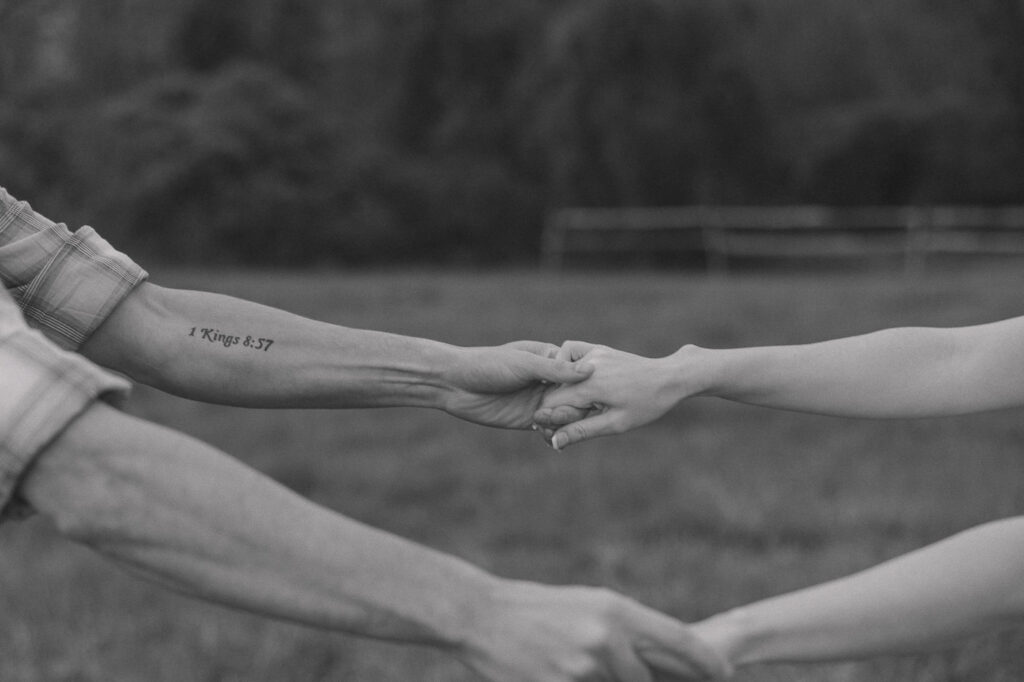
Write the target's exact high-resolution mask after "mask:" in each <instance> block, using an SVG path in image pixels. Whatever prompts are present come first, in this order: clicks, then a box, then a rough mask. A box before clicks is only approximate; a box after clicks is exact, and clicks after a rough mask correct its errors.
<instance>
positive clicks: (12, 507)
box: [0, 291, 130, 521]
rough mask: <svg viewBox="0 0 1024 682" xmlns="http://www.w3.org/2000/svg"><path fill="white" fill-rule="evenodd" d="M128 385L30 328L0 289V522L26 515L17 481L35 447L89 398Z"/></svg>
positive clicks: (120, 396) (118, 395) (114, 398)
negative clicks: (19, 495) (62, 348)
mask: <svg viewBox="0 0 1024 682" xmlns="http://www.w3.org/2000/svg"><path fill="white" fill-rule="evenodd" d="M129 388H130V384H129V383H128V382H127V381H126V380H124V379H122V378H121V377H118V376H116V375H114V374H111V373H109V372H107V371H105V370H103V369H101V368H99V367H97V366H96V365H94V364H92V363H91V362H89V361H88V360H86V359H85V358H83V357H81V356H80V355H78V354H76V353H71V352H68V351H64V350H61V349H60V348H57V347H56V346H55V345H54V344H53V343H51V342H50V341H49V340H47V339H46V338H45V337H44V336H43V335H42V334H41V333H40V332H38V331H36V330H33V329H29V328H28V327H27V326H26V325H25V323H24V320H23V319H22V317H21V313H20V312H19V310H18V308H17V307H16V305H15V303H14V301H13V300H11V298H10V297H9V296H8V295H7V294H6V293H5V292H3V291H0V521H4V520H7V519H10V518H19V517H23V516H26V515H28V514H29V513H30V512H31V510H30V509H29V508H28V507H27V506H26V505H25V504H24V503H23V502H22V501H21V500H20V498H18V496H17V486H18V483H19V481H20V480H21V479H22V477H23V476H24V475H25V472H26V471H27V470H28V468H29V467H30V466H31V465H32V462H33V461H34V459H35V458H36V456H38V455H39V453H40V452H42V451H43V449H44V448H45V447H46V446H47V445H48V444H49V443H50V442H51V441H52V440H53V439H54V438H55V437H56V436H57V435H58V434H59V433H60V432H61V431H62V430H63V429H64V428H65V427H67V425H68V423H69V422H71V420H73V419H74V418H75V417H77V416H78V415H79V414H81V413H82V412H83V411H84V410H85V409H86V408H88V407H89V405H90V404H92V403H93V402H94V401H96V400H98V399H103V400H107V401H109V402H111V403H114V404H119V403H120V402H122V401H123V400H124V398H125V396H126V395H127V393H128V391H129Z"/></svg>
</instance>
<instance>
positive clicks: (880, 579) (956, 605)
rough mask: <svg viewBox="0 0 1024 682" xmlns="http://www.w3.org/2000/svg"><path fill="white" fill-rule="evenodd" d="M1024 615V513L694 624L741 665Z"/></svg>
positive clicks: (944, 633)
mask: <svg viewBox="0 0 1024 682" xmlns="http://www.w3.org/2000/svg"><path fill="white" fill-rule="evenodd" d="M1022 618H1024V517H1018V518H1013V519H1007V520H1003V521H998V522H993V523H989V524H986V525H984V526H979V527H977V528H974V529H971V530H968V531H965V532H963V533H960V534H958V535H955V536H953V537H951V538H948V539H946V540H944V541H942V542H939V543H936V544H934V545H930V546H928V547H926V548H923V549H920V550H918V551H916V552H912V553H910V554H907V555H904V556H902V557H899V558H896V559H893V560H891V561H888V562H886V563H883V564H880V565H878V566H876V567H874V568H871V569H868V570H866V571H863V572H861V573H857V574H854V575H852V576H849V577H846V578H842V579H839V580H834V581H831V582H827V583H823V584H821V585H817V586H814V587H810V588H807V589H804V590H800V591H798V592H793V593H790V594H786V595H782V596H779V597H774V598H771V599H766V600H764V601H761V602H757V603H754V604H751V605H749V606H744V607H740V608H738V609H734V610H732V611H729V612H726V613H724V614H721V615H718V616H714V617H712V618H709V619H708V620H705V621H703V622H701V623H698V624H696V625H695V626H694V631H695V633H696V634H697V635H698V636H700V637H703V638H705V639H706V641H708V642H709V643H711V644H713V645H714V646H715V647H716V648H717V649H718V650H719V651H720V652H721V653H723V654H724V655H726V657H727V658H728V659H729V660H730V661H731V662H732V663H734V664H735V665H747V664H752V663H764V662H812V661H829V660H843V659H857V658H865V657H870V656H881V655H889V654H902V653H912V652H918V651H924V650H928V649H933V648H936V647H939V646H942V645H945V644H948V643H949V642H951V641H953V640H956V639H960V638H964V637H967V636H971V635H975V634H979V633H982V632H984V631H986V630H990V629H993V628H997V627H1000V626H1007V625H1010V624H1013V623H1014V622H1020V621H1021V619H1022Z"/></svg>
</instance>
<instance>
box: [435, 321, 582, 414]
mask: <svg viewBox="0 0 1024 682" xmlns="http://www.w3.org/2000/svg"><path fill="white" fill-rule="evenodd" d="M558 353H559V349H558V346H555V345H553V344H550V343H542V342H540V341H516V342H513V343H508V344H505V345H503V346H496V347H491V348H463V349H460V352H459V355H458V361H457V363H456V365H455V366H454V367H452V368H451V369H449V370H448V371H447V372H446V373H445V374H444V376H443V381H444V383H445V385H447V386H449V387H450V391H449V393H448V395H447V396H446V397H445V399H444V401H443V407H444V410H445V411H446V412H448V413H449V414H451V415H453V416H456V417H459V418H460V419H465V420H467V421H471V422H474V423H476V424H483V425H485V426H496V427H501V428H506V429H526V428H529V427H530V426H531V425H532V424H533V422H534V412H535V411H536V410H537V408H538V407H540V404H541V398H542V397H543V395H544V391H545V390H546V389H547V388H548V387H549V386H550V385H552V384H566V385H572V384H575V383H576V382H578V381H581V380H583V379H585V378H587V377H588V376H590V371H591V368H590V367H589V366H588V365H586V364H582V363H573V362H571V361H570V360H569V359H563V358H558V357H556V356H557V354H558Z"/></svg>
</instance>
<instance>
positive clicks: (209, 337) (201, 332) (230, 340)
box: [188, 327, 274, 352]
mask: <svg viewBox="0 0 1024 682" xmlns="http://www.w3.org/2000/svg"><path fill="white" fill-rule="evenodd" d="M188 335H189V336H191V337H194V338H196V339H199V340H201V341H207V342H209V343H219V344H221V345H223V346H224V347H225V348H231V347H232V346H239V345H240V346H242V347H243V348H251V349H253V350H261V351H264V352H266V351H268V350H270V346H271V344H273V343H274V339H264V338H262V337H256V338H254V337H252V336H246V337H244V338H243V337H241V336H235V335H232V334H225V333H224V332H222V331H221V330H219V329H211V328H209V327H202V328H200V327H192V330H191V331H190V332H189V333H188Z"/></svg>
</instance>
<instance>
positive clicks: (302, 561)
mask: <svg viewBox="0 0 1024 682" xmlns="http://www.w3.org/2000/svg"><path fill="white" fill-rule="evenodd" d="M22 492H23V495H24V496H25V497H26V498H27V500H28V501H29V503H30V504H32V505H33V506H34V507H35V508H36V509H38V510H39V511H40V512H41V513H42V514H44V515H46V516H49V517H51V518H53V519H54V520H55V522H56V523H57V525H58V527H59V528H61V530H62V531H63V532H64V533H65V534H66V535H68V536H69V537H71V538H72V539H76V540H78V541H80V542H83V543H85V544H87V545H89V546H91V547H93V548H94V549H96V550H98V551H99V552H100V553H102V554H104V555H106V556H108V557H110V558H112V559H113V560H115V561H117V562H118V563H121V564H122V565H125V566H128V567H130V568H134V569H135V570H137V571H140V572H142V573H143V574H145V575H147V576H149V577H151V578H154V579H157V580H158V581H160V582H162V583H164V584H168V585H170V586H172V587H174V588H177V589H178V590H180V591H183V592H186V593H189V594H192V595H195V596H198V597H202V598H205V599H208V600H211V601H217V602H221V603H224V604H227V605H230V606H234V607H236V608H241V609H245V610H249V611H253V612H256V613H261V614H265V615H271V616H274V617H277V618H282V619H288V620H292V621H296V622H300V623H304V624H307V625H313V626H317V627H322V628H328V629H333V630H343V631H348V632H354V633H358V634H362V635H369V636H376V637H385V638H388V639H393V640H400V641H416V642H423V643H429V644H434V645H437V646H454V645H455V644H457V643H458V642H459V641H460V639H461V638H463V637H464V636H465V634H466V632H467V630H468V628H470V627H471V625H470V623H471V620H472V619H471V613H472V609H473V608H476V607H477V605H479V604H480V603H481V602H482V601H483V600H484V599H485V597H486V596H487V590H488V589H489V587H490V586H491V585H492V584H493V579H492V578H490V577H489V576H487V574H485V573H484V572H482V571H480V570H479V569H477V568H475V567H473V566H471V565H469V564H467V563H465V562H463V561H460V560H458V559H456V558H454V557H450V556H446V555H443V554H440V553H438V552H435V551H433V550H430V549H428V548H426V547H421V546H418V545H415V544H413V543H411V542H408V541H406V540H403V539H401V538H398V537H395V536H393V535H390V534H387V533H385V532H382V531H378V530H376V529H372V528H369V527H367V526H364V525H362V524H360V523H358V522H355V521H353V520H350V519H347V518H345V517H342V516H340V515H337V514H334V513H332V512H330V511H329V510H327V509H324V508H322V507H318V506H317V505H314V504H312V503H311V502H309V501H307V500H305V499H303V498H301V497H299V496H298V495H296V494H294V493H292V492H291V491H289V490H287V489H286V488H284V487H283V486H281V485H278V484H277V483H275V482H273V481H271V480H270V479H268V478H266V477H265V476H263V475H261V474H259V473H258V472H256V471H254V470H251V469H249V468H247V467H245V466H243V465H242V464H240V463H239V462H237V461H235V460H234V459H232V458H230V457H228V456H226V455H223V454H222V453H220V452H218V451H217V450H215V449H213V448H211V447H209V446H207V445H205V444H203V443H201V442H198V441H196V440H194V439H191V438H189V437H186V436H184V435H181V434H177V433H175V432H173V431H170V430H167V429H164V428H162V427H159V426H155V425H152V424H148V423H146V422H142V421H139V420H137V419H133V418H131V417H127V416H125V415H122V414H120V413H118V412H116V411H114V410H112V409H110V408H105V407H102V406H96V407H93V408H91V409H90V411H89V412H88V413H86V414H85V415H83V416H82V417H80V418H79V419H78V420H77V421H76V422H74V423H73V424H72V425H71V426H70V427H69V428H68V430H67V431H66V432H65V433H64V434H63V435H62V436H61V438H60V440H58V441H57V442H55V443H54V444H53V445H52V446H50V448H49V449H48V450H47V452H45V453H44V454H43V455H42V456H41V457H40V459H39V461H38V463H37V465H36V466H35V467H34V469H33V470H32V472H31V474H30V475H29V477H28V478H27V479H26V481H25V482H24V484H23V487H22Z"/></svg>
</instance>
